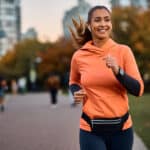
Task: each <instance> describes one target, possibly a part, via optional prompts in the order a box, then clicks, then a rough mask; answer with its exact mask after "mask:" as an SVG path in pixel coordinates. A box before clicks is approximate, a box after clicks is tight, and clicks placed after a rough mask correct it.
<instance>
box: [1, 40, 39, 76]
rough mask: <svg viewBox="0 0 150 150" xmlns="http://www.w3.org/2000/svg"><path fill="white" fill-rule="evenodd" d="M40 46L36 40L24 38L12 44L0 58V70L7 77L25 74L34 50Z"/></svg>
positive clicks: (33, 56)
mask: <svg viewBox="0 0 150 150" xmlns="http://www.w3.org/2000/svg"><path fill="white" fill-rule="evenodd" d="M41 47H42V45H41V43H39V42H38V41H37V40H25V41H22V42H20V43H18V44H16V45H15V46H14V48H13V49H12V50H10V51H9V52H8V53H7V54H6V55H5V56H3V57H2V58H1V60H0V72H1V74H3V75H4V76H5V77H7V78H8V79H11V78H17V77H20V76H22V75H27V74H28V72H29V69H30V67H31V64H33V63H34V60H35V57H36V52H37V51H38V50H40V48H41Z"/></svg>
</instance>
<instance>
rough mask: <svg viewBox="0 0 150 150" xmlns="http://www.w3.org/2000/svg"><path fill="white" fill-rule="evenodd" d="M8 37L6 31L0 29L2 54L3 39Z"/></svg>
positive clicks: (0, 49)
mask: <svg viewBox="0 0 150 150" xmlns="http://www.w3.org/2000/svg"><path fill="white" fill-rule="evenodd" d="M5 37H6V33H5V31H4V30H0V55H1V54H2V52H1V51H2V42H1V39H2V38H5Z"/></svg>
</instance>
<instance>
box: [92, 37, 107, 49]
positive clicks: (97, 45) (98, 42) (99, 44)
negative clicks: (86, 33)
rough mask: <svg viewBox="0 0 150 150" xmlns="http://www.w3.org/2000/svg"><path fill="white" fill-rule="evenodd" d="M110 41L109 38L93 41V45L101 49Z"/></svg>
mask: <svg viewBox="0 0 150 150" xmlns="http://www.w3.org/2000/svg"><path fill="white" fill-rule="evenodd" d="M108 40H109V38H107V39H93V44H94V45H95V46H96V47H98V48H101V47H102V46H103V45H104V44H105V43H106V42H107V41H108Z"/></svg>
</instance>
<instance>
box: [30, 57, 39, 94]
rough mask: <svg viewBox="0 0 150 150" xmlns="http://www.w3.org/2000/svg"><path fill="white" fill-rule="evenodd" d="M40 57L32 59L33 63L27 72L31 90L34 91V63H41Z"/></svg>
mask: <svg viewBox="0 0 150 150" xmlns="http://www.w3.org/2000/svg"><path fill="white" fill-rule="evenodd" d="M41 62H42V59H41V57H36V58H35V60H34V63H32V65H31V69H30V72H29V79H30V83H31V91H33V92H34V91H36V89H37V85H36V81H37V72H36V65H37V64H39V63H41Z"/></svg>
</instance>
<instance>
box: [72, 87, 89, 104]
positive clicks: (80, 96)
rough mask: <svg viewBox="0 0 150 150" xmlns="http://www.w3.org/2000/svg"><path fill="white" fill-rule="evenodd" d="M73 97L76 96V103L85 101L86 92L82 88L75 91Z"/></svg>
mask: <svg viewBox="0 0 150 150" xmlns="http://www.w3.org/2000/svg"><path fill="white" fill-rule="evenodd" d="M73 98H74V102H75V103H76V104H79V103H81V102H83V100H84V99H85V98H86V93H85V91H84V90H83V89H81V90H79V91H77V92H74V95H73Z"/></svg>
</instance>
